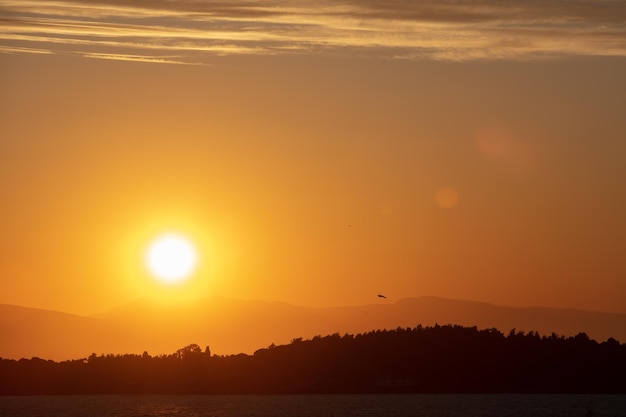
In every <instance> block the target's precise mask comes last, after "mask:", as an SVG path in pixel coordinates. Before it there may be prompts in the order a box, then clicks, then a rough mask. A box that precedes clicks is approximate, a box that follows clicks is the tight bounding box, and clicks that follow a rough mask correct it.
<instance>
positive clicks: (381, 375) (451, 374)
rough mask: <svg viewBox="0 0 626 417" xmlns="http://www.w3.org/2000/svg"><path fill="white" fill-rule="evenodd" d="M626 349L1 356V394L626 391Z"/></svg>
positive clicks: (386, 338)
mask: <svg viewBox="0 0 626 417" xmlns="http://www.w3.org/2000/svg"><path fill="white" fill-rule="evenodd" d="M624 375H626V344H620V343H619V342H617V341H616V340H615V339H609V340H607V341H605V342H602V343H598V342H596V341H594V340H592V339H589V337H588V336H587V335H586V334H584V333H579V334H578V335H576V336H573V337H568V338H565V337H562V336H561V337H560V336H557V335H554V334H553V335H550V336H543V337H540V336H539V335H538V334H537V333H534V332H529V333H524V332H516V331H511V332H509V334H508V335H507V336H505V335H504V334H503V333H501V332H500V331H498V330H496V329H483V330H479V329H477V328H476V327H462V326H439V325H437V326H433V327H422V326H417V327H415V328H398V329H395V330H383V331H381V330H377V331H372V332H367V333H362V334H357V335H347V334H346V335H343V336H341V335H339V334H333V335H329V336H324V337H322V336H317V337H314V338H313V339H310V340H304V339H301V338H298V339H294V340H292V341H291V343H290V344H287V345H281V346H275V345H270V346H269V347H268V348H263V349H259V350H257V351H256V352H255V353H254V354H253V355H246V354H239V355H229V356H223V355H222V356H218V355H212V354H211V352H210V349H209V348H208V347H207V348H205V349H204V351H203V350H202V349H201V348H200V347H199V346H198V345H195V344H191V345H187V346H185V347H183V348H181V349H178V350H177V351H176V352H175V353H173V354H170V355H159V356H150V355H149V354H148V353H147V352H144V353H143V354H142V355H129V354H126V355H99V356H98V355H96V354H92V355H90V356H89V357H88V358H84V359H79V360H72V361H64V362H53V361H45V360H42V359H39V358H32V359H21V360H19V361H16V360H7V359H3V360H0V394H4V395H20V394H310V393H392V392H393V393H397V392H402V393H502V392H506V393H619V394H625V393H626V378H624Z"/></svg>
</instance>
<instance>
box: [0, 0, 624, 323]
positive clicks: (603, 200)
mask: <svg viewBox="0 0 626 417" xmlns="http://www.w3.org/2000/svg"><path fill="white" fill-rule="evenodd" d="M129 3H134V7H130V6H128V4H129ZM144 3H145V2H140V1H136V2H121V1H115V0H110V1H102V2H98V3H96V2H94V4H98V5H91V6H89V7H87V6H84V5H80V3H74V2H70V1H66V2H56V3H47V2H42V1H24V2H17V1H15V2H14V1H8V0H0V10H1V11H2V14H4V15H5V16H7V17H6V20H4V21H3V23H1V24H0V199H1V201H2V209H1V211H0V213H1V214H2V215H1V216H0V231H1V232H2V233H1V234H0V303H7V304H18V305H24V306H30V307H39V308H50V309H56V310H61V311H67V312H73V313H80V314H89V313H96V312H100V311H105V310H108V309H110V308H112V307H114V306H116V305H119V304H123V303H126V302H129V301H131V300H134V299H136V298H138V297H144V296H149V297H158V298H161V299H177V298H180V297H182V296H184V297H188V296H198V297H201V296H209V295H221V296H226V297H233V298H243V299H265V300H280V301H286V302H289V303H294V304H302V305H315V306H329V305H355V304H365V303H371V302H375V301H376V300H375V295H376V294H377V293H385V294H386V295H387V296H388V297H389V299H399V298H402V297H407V296H419V295H437V296H442V297H450V298H463V299H472V300H479V301H487V302H492V303H496V304H504V305H514V306H526V305H533V306H537V305H542V306H554V307H576V308H585V309H594V310H601V311H612V312H626V303H625V302H624V300H625V299H626V262H625V260H624V259H625V257H624V253H626V217H625V215H624V213H626V197H625V194H624V193H625V192H626V168H625V165H624V155H625V154H626V140H625V139H626V138H625V136H624V135H625V132H626V118H625V117H624V109H625V108H626V82H624V74H626V60H625V59H624V57H625V56H626V42H624V39H626V36H625V34H624V31H626V29H625V28H626V24H624V23H625V22H626V17H625V16H624V11H623V10H621V9H622V8H616V9H611V7H613V6H611V4H612V3H609V2H607V8H605V9H600V8H594V7H593V6H591V2H581V3H580V5H579V9H571V10H570V11H568V12H567V13H569V14H564V13H566V12H564V11H562V10H556V9H555V7H554V5H552V3H554V2H550V1H548V2H546V3H545V4H544V6H533V5H530V6H527V7H528V8H527V9H525V8H524V7H523V5H524V4H525V3H523V2H520V3H519V7H520V8H521V9H520V10H518V14H516V16H517V17H515V18H510V17H507V16H509V15H510V13H508V10H507V9H506V8H502V7H501V6H498V2H492V1H482V2H479V3H477V2H467V4H468V5H469V6H473V7H467V8H466V7H465V6H462V7H461V6H459V7H457V8H455V9H452V8H449V7H447V6H445V5H440V4H439V3H438V2H432V3H431V2H423V3H422V5H421V6H420V5H415V4H414V3H412V2H408V1H407V2H404V1H398V2H394V5H393V7H391V6H390V8H389V9H388V10H379V9H378V8H377V3H376V2H367V1H364V2H361V3H359V2H352V1H346V2H345V3H342V6H341V7H340V6H338V4H337V3H331V2H329V3H325V2H322V3H319V2H318V3H319V6H317V7H313V6H310V7H306V4H307V2H302V3H297V4H296V3H293V2H289V1H284V2H275V4H274V3H272V4H273V5H274V6H275V7H274V8H273V9H272V8H267V9H266V8H265V6H266V5H267V2H266V3H259V2H253V1H251V2H248V3H244V2H233V3H232V6H229V7H224V6H220V5H219V4H218V3H213V2H210V1H209V2H205V3H201V4H197V3H194V2H186V1H180V2H178V3H177V2H161V1H155V2H152V3H151V4H150V5H145V4H144ZM270 3H271V2H270ZM318 3H315V4H318ZM405 3H406V4H405ZM478 4H480V7H477V5H478ZM555 4H556V3H555ZM594 4H595V3H594ZM311 5H314V3H311ZM44 6H45V7H44ZM394 7H396V8H397V9H394ZM420 7H421V8H420ZM532 7H537V9H533V8H532ZM542 7H544V8H543V9H542ZM615 7H617V6H615ZM507 19H512V20H507ZM578 25H579V26H578ZM101 58H105V59H101ZM167 231H178V232H180V233H184V234H187V235H189V236H190V237H191V238H192V239H193V240H194V241H195V242H196V244H197V245H198V248H199V251H200V266H199V269H198V270H197V272H196V274H195V275H194V276H193V277H192V280H191V281H190V282H188V283H187V284H186V285H184V286H182V287H181V288H176V289H169V290H165V289H163V288H160V287H159V285H158V284H156V283H154V282H153V280H152V279H151V278H150V277H149V276H148V273H147V271H146V270H145V267H144V265H143V252H144V250H145V248H146V247H147V246H148V244H149V243H150V241H151V239H153V238H154V237H155V236H157V235H158V234H159V233H162V232H167Z"/></svg>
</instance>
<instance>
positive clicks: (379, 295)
mask: <svg viewBox="0 0 626 417" xmlns="http://www.w3.org/2000/svg"><path fill="white" fill-rule="evenodd" d="M378 298H387V297H385V296H384V295H382V294H378Z"/></svg>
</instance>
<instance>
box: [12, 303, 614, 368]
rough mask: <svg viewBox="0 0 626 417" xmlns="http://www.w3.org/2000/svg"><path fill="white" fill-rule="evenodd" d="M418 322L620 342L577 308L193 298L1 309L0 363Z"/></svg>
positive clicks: (227, 347) (238, 344) (243, 347)
mask: <svg viewBox="0 0 626 417" xmlns="http://www.w3.org/2000/svg"><path fill="white" fill-rule="evenodd" d="M418 324H421V325H424V326H431V325H434V324H440V325H445V324H458V325H462V326H477V327H478V328H479V329H483V328H497V329H498V330H500V331H501V332H503V333H508V332H509V331H510V330H511V329H516V330H517V331H525V332H528V331H537V332H539V334H541V335H550V334H551V333H556V334H558V335H563V336H572V335H575V334H577V333H580V332H585V333H586V334H587V335H588V336H589V337H590V338H592V339H596V340H598V341H604V340H607V339H608V338H610V337H613V338H615V339H617V340H619V341H620V342H626V314H617V313H600V312H592V311H584V310H576V309H556V308H543V307H529V308H520V307H504V306H497V305H493V304H488V303H482V302H475V301H466V300H451V299H445V298H439V297H416V298H405V299H401V300H399V301H397V302H393V303H389V302H385V301H382V302H380V303H377V304H368V305H363V306H353V307H302V306H295V305H291V304H288V303H282V302H266V301H260V300H250V301H243V300H235V299H227V298H220V297H214V298H207V299H198V300H195V301H193V302H189V303H187V304H184V305H178V306H162V305H158V304H154V303H150V302H149V301H145V300H143V301H138V302H134V303H130V304H127V305H124V306H120V307H118V308H115V309H113V310H111V311H110V312H108V313H105V314H101V315H98V316H96V317H83V316H78V315H72V314H66V313H61V312H57V311H49V310H41V309H33V308H27V307H19V306H12V305H0V334H1V335H2V337H1V339H0V357H3V358H12V359H19V358H22V357H25V358H30V357H35V356H36V357H40V358H44V359H54V360H64V359H76V358H82V357H87V356H89V355H90V354H91V353H97V354H102V353H105V354H107V353H114V354H123V353H142V352H143V351H148V352H149V353H150V354H152V355H156V354H162V353H172V352H175V351H176V350H177V349H179V348H180V347H182V346H186V345H188V344H190V343H197V344H199V345H201V346H202V347H204V346H206V345H209V346H210V348H211V351H212V352H213V353H216V354H220V355H223V354H236V353H253V352H254V351H255V350H257V349H259V348H263V347H267V346H269V345H270V344H272V343H274V344H285V343H289V342H290V341H291V340H292V339H295V338H301V337H302V338H305V339H309V338H312V337H314V336H317V335H327V334H334V333H339V334H345V333H351V334H357V333H364V332H368V331H371V330H376V329H395V328H398V327H411V328H413V327H415V326H417V325H418Z"/></svg>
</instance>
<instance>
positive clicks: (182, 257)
mask: <svg viewBox="0 0 626 417" xmlns="http://www.w3.org/2000/svg"><path fill="white" fill-rule="evenodd" d="M197 258H198V257H197V254H196V249H195V247H194V245H193V244H192V243H191V241H190V240H189V239H187V238H186V237H184V236H180V235H176V234H166V235H163V236H160V237H158V238H157V239H156V240H154V241H153V242H152V244H151V245H150V246H149V247H148V252H147V254H146V263H147V266H148V269H149V270H150V272H151V273H152V274H153V275H154V277H155V278H157V279H158V280H160V281H162V282H165V283H169V284H175V283H179V282H182V281H184V280H185V279H186V278H187V277H189V275H190V274H191V273H192V272H193V270H194V268H195V266H196V263H197V260H198V259H197Z"/></svg>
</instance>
